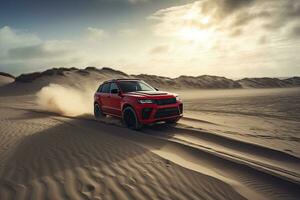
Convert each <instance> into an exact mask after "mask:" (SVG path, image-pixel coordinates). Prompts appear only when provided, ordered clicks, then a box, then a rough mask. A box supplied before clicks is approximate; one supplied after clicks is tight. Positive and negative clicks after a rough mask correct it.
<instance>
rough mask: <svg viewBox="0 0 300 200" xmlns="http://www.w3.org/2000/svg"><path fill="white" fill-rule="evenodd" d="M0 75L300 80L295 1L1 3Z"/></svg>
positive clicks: (299, 19) (299, 16)
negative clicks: (69, 71) (96, 73)
mask: <svg viewBox="0 0 300 200" xmlns="http://www.w3.org/2000/svg"><path fill="white" fill-rule="evenodd" d="M0 5H1V6H0V71H4V72H8V73H11V74H14V75H19V74H21V73H28V72H34V71H42V70H45V69H48V68H52V67H78V68H85V67H87V66H96V67H99V68H101V67H111V68H114V69H118V70H121V71H124V72H126V73H128V74H141V73H144V74H155V75H161V76H169V77H177V76H180V75H192V76H198V75H203V74H208V75H218V76H225V77H229V78H240V77H265V76H269V77H288V76H300V1H299V0H200V1H191V0H26V1H24V0H12V1H6V0H0Z"/></svg>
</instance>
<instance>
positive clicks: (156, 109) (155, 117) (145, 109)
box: [136, 102, 183, 124]
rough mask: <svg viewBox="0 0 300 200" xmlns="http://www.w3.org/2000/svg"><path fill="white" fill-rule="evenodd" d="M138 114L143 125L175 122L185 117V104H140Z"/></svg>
mask: <svg viewBox="0 0 300 200" xmlns="http://www.w3.org/2000/svg"><path fill="white" fill-rule="evenodd" d="M136 112H137V113H136V114H137V116H138V118H139V121H140V123H142V124H151V123H155V122H159V121H167V120H175V119H180V118H181V117H182V116H183V104H182V103H181V102H176V103H175V104H169V105H157V104H140V105H137V106H136Z"/></svg>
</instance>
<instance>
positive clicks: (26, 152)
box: [0, 69, 300, 200]
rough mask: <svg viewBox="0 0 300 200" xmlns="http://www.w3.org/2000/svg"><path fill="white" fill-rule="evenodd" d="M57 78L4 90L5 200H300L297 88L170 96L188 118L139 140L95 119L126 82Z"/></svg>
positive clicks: (99, 74) (1, 149) (104, 74)
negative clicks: (112, 88)
mask: <svg viewBox="0 0 300 200" xmlns="http://www.w3.org/2000/svg"><path fill="white" fill-rule="evenodd" d="M92 71H93V72H92ZM52 72H53V71H48V72H47V73H48V74H43V75H40V74H37V78H34V80H32V79H26V81H25V82H24V80H25V79H23V80H22V81H16V82H12V81H7V82H5V83H3V84H2V85H1V86H0V128H1V129H0V199H1V200H2V199H5V200H6V199H38V200H39V199H55V200H56V199H72V200H73V199H137V200H140V199H170V200H174V199H195V200H196V199H211V200H216V199H226V200H229V199H234V200H235V199H254V200H259V199H266V200H269V199H272V200H273V199H274V200H276V199H278V200H279V199H280V200H282V199H295V200H296V199H299V197H300V145H299V143H300V136H299V133H300V110H299V108H300V93H299V91H300V89H299V88H297V87H295V88H284V89H222V90H189V91H187V90H181V89H180V90H179V89H178V88H176V87H173V88H172V87H171V90H174V91H175V92H177V93H179V94H180V96H181V97H182V99H183V102H184V105H185V107H184V109H185V111H184V118H183V119H182V120H180V121H179V123H178V124H177V125H174V126H171V125H167V124H156V125H153V126H148V127H145V128H144V129H143V130H141V131H132V130H129V129H127V128H125V127H124V126H123V125H122V123H121V121H120V120H119V119H116V118H113V117H107V118H104V119H101V120H98V121H96V120H94V118H93V116H92V114H91V112H92V101H93V99H92V97H93V96H92V95H93V92H94V91H95V89H96V88H97V87H98V85H99V83H100V82H101V81H103V80H106V79H110V78H122V77H127V75H126V74H123V73H122V72H116V71H111V70H107V69H105V70H102V71H95V70H91V69H90V70H71V71H69V70H66V71H63V72H59V73H54V74H53V73H52ZM168 81H170V80H165V82H163V83H161V87H160V88H162V89H164V87H166V86H167V82H168ZM153 82H156V84H157V85H158V86H160V85H159V84H160V82H159V81H157V80H156V81H155V77H153ZM222 82H223V79H222ZM227 83H229V85H230V87H232V84H233V83H232V82H230V81H229V82H228V81H227V80H226V84H227ZM157 85H156V86H157Z"/></svg>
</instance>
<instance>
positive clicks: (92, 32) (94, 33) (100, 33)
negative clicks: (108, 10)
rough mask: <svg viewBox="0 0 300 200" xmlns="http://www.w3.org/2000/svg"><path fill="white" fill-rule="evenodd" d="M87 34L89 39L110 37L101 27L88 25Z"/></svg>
mask: <svg viewBox="0 0 300 200" xmlns="http://www.w3.org/2000/svg"><path fill="white" fill-rule="evenodd" d="M86 36H87V38H88V39H89V40H102V39H104V38H107V37H108V34H107V33H106V32H105V31H104V30H103V29H99V28H94V27H88V28H87V30H86Z"/></svg>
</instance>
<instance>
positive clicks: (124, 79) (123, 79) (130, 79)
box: [102, 78, 142, 84]
mask: <svg viewBox="0 0 300 200" xmlns="http://www.w3.org/2000/svg"><path fill="white" fill-rule="evenodd" d="M113 81H142V80H141V79H138V78H116V79H110V80H107V81H104V82H103V83H102V84H104V83H107V82H113Z"/></svg>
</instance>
